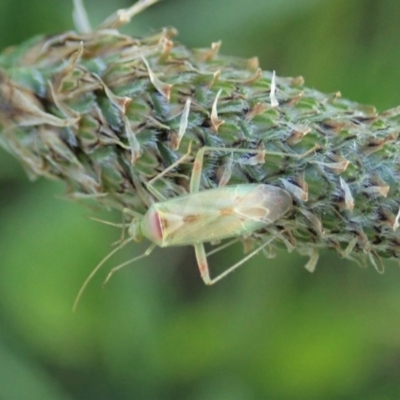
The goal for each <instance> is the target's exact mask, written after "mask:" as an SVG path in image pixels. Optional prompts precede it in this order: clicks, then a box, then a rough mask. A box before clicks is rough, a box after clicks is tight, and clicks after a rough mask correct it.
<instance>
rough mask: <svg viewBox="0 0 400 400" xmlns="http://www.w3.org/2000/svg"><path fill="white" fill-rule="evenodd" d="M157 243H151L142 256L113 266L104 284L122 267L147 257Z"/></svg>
mask: <svg viewBox="0 0 400 400" xmlns="http://www.w3.org/2000/svg"><path fill="white" fill-rule="evenodd" d="M156 246H157V245H156V244H155V243H153V244H151V245H150V246H149V247H148V248H147V250H146V251H145V252H144V253H143V254H141V255H140V256H137V257H134V258H131V259H130V260H128V261H125V262H123V263H122V264H119V265H117V266H116V267H114V268H112V269H111V271H110V272H109V273H108V275H107V278H106V279H105V281H104V282H103V286H105V285H106V284H107V282H108V281H109V280H110V279H111V277H112V276H113V275H114V274H115V272H117V271H119V270H120V269H122V268H124V267H126V266H127V265H128V264H131V263H133V262H135V261H137V260H140V259H141V258H144V257H147V256H149V255H150V254H151V252H152V251H153V250H154V249H155V248H156Z"/></svg>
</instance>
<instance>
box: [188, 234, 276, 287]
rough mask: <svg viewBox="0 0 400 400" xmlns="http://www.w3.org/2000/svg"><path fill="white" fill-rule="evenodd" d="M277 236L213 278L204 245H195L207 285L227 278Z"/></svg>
mask: <svg viewBox="0 0 400 400" xmlns="http://www.w3.org/2000/svg"><path fill="white" fill-rule="evenodd" d="M276 237H277V235H274V236H273V237H272V238H271V239H269V240H267V241H266V242H265V243H263V244H262V245H261V246H259V247H257V248H256V249H255V250H253V251H252V252H251V253H249V254H248V255H247V256H246V257H243V258H242V259H241V260H240V261H239V262H237V263H236V264H234V265H232V266H231V267H229V268H228V269H227V270H225V271H224V272H222V273H221V274H219V275H217V276H216V277H215V278H213V279H210V274H209V269H208V262H207V256H206V254H205V252H204V246H203V245H195V251H196V258H197V264H198V266H199V269H200V274H201V277H202V278H203V281H204V283H205V284H206V285H214V283H216V282H218V281H219V280H221V279H222V278H225V276H227V275H229V274H230V273H231V272H233V271H234V270H235V269H237V268H239V267H240V266H241V265H242V264H244V263H245V262H246V261H248V260H250V258H252V257H254V256H255V255H256V254H258V253H259V252H260V251H261V250H262V249H263V248H264V247H266V246H267V245H269V244H270V243H271V242H272V241H273V240H274V239H275V238H276ZM229 244H232V243H231V242H229ZM199 246H202V248H199V249H198V248H197V247H199ZM221 247H222V246H221ZM216 250H218V249H216Z"/></svg>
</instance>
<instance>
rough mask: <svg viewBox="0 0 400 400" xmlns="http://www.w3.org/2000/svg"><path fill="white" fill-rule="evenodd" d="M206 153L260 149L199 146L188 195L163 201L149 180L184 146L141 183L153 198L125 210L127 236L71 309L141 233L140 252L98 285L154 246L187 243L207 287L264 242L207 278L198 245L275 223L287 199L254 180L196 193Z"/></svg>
mask: <svg viewBox="0 0 400 400" xmlns="http://www.w3.org/2000/svg"><path fill="white" fill-rule="evenodd" d="M206 151H219V152H221V151H222V152H224V151H226V152H231V153H233V152H246V153H261V154H262V155H264V150H248V149H236V148H223V149H220V148H218V149H215V148H212V147H203V148H201V149H200V150H199V151H198V152H197V155H196V157H195V160H194V163H193V170H192V176H191V180H190V193H189V194H187V195H183V196H178V197H174V198H170V199H166V198H165V197H164V196H163V195H162V194H161V193H159V192H158V191H157V189H156V188H155V187H154V186H153V183H154V181H155V180H157V179H160V178H162V177H163V176H164V175H165V174H166V173H168V172H169V171H170V170H171V169H173V168H175V167H176V166H177V165H179V164H180V163H182V162H183V161H184V160H185V159H187V158H188V157H190V146H189V150H188V152H187V154H186V155H184V156H183V157H182V158H181V159H179V160H178V161H176V162H175V163H174V164H172V165H171V166H170V167H168V168H167V169H165V170H164V171H163V172H162V173H160V174H159V175H158V176H156V177H155V178H153V179H152V180H151V181H149V182H148V183H147V184H146V187H147V189H148V191H149V192H150V193H152V194H153V196H154V197H155V198H156V199H157V200H158V201H157V202H155V203H153V204H151V205H150V206H149V209H148V210H147V212H146V214H145V215H140V214H138V213H136V212H133V211H131V210H126V212H127V213H129V214H131V215H133V220H132V222H131V224H130V225H129V229H128V232H129V236H130V238H128V239H127V240H125V241H123V242H122V243H121V244H120V245H119V246H118V247H117V248H116V249H115V250H114V251H112V252H111V253H110V254H109V255H108V256H107V257H106V258H105V259H103V261H102V262H101V263H100V264H99V265H98V266H97V267H96V268H95V269H94V270H93V271H92V273H91V274H90V275H89V277H88V278H87V279H86V281H85V282H84V284H83V286H82V288H81V290H80V291H79V293H78V296H77V298H76V301H75V305H74V309H75V308H76V305H77V303H78V301H79V298H80V296H81V295H82V293H83V290H84V289H85V287H86V285H87V284H88V282H89V281H90V279H91V278H92V277H93V275H94V274H95V273H96V272H97V270H98V269H99V268H100V267H101V266H102V265H103V263H104V262H105V261H106V260H107V259H108V258H110V256H112V255H113V254H114V253H115V252H116V251H118V250H119V249H120V248H122V247H123V246H125V245H126V244H127V243H128V242H130V241H132V240H140V238H142V237H145V238H147V239H149V240H150V241H151V242H152V244H151V245H150V247H149V248H148V249H147V250H146V252H145V253H144V254H142V255H140V256H138V257H135V258H134V259H132V260H129V261H127V262H125V263H123V264H121V265H119V266H117V267H115V268H113V269H112V270H111V271H110V273H109V274H108V276H107V279H106V280H105V282H104V283H106V282H107V281H108V280H109V279H110V278H111V276H112V275H113V274H114V273H115V272H116V271H118V270H119V269H121V268H122V267H124V266H125V265H127V264H129V263H132V262H134V261H137V260H138V259H140V258H143V257H146V256H148V255H149V254H150V253H151V252H152V251H153V250H154V248H155V247H156V246H159V247H169V246H185V245H192V246H194V249H195V253H196V259H197V264H198V267H199V270H200V274H201V277H202V279H203V281H204V283H205V284H207V285H212V284H214V283H215V282H217V281H218V280H220V279H221V278H223V277H224V276H226V275H227V274H229V273H230V272H232V271H233V270H234V269H236V268H238V267H239V266H240V265H242V264H243V263H244V262H246V261H247V260H248V259H250V258H251V257H252V256H254V255H255V254H256V253H258V252H259V251H260V250H261V249H262V248H264V247H265V246H266V245H268V243H270V241H271V240H272V239H271V240H269V241H266V242H264V243H263V244H262V245H261V246H259V247H258V248H257V249H255V250H254V251H252V252H251V253H250V254H248V255H247V256H246V257H244V258H243V259H241V260H240V261H239V262H238V263H236V264H234V265H233V266H231V267H230V268H228V269H227V270H226V271H224V272H223V273H221V274H220V275H218V276H217V277H215V278H213V279H211V278H210V273H209V269H208V263H207V255H206V253H205V249H204V243H207V242H216V241H219V240H222V239H227V238H236V240H239V239H240V238H242V237H245V236H248V235H249V234H251V233H253V232H255V231H257V230H259V229H261V228H263V227H265V226H267V225H269V224H271V223H273V222H275V221H276V220H278V219H279V218H281V217H282V216H283V215H284V214H285V213H286V212H287V211H288V210H289V209H290V208H291V207H292V197H291V195H290V194H289V192H287V191H286V190H284V189H282V188H280V187H277V186H272V185H266V184H258V183H253V184H239V185H232V186H230V185H228V186H223V187H217V188H214V189H207V190H203V191H199V188H200V179H201V172H202V165H203V157H204V153H205V152H206ZM237 238H239V239H237ZM224 247H226V245H222V246H220V247H219V248H217V249H216V250H214V251H213V253H214V252H216V251H218V250H219V249H222V248H224Z"/></svg>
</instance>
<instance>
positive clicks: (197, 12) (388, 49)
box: [0, 0, 400, 400]
mask: <svg viewBox="0 0 400 400" xmlns="http://www.w3.org/2000/svg"><path fill="white" fill-rule="evenodd" d="M86 5H87V9H88V11H89V14H90V16H91V20H92V22H93V23H94V25H96V24H97V23H99V22H101V21H102V20H103V19H104V18H105V17H107V16H108V15H109V14H111V13H112V12H113V11H115V10H116V9H117V8H121V7H127V6H128V5H130V2H129V1H126V0H125V1H122V0H119V1H109V2H107V3H106V2H102V1H100V0H92V1H89V0H87V1H86ZM71 8H72V7H71V4H70V2H69V1H62V2H61V1H60V0H20V1H15V0H0V44H1V45H0V47H1V48H4V47H6V46H9V45H11V44H18V43H20V42H21V41H23V40H25V39H27V38H29V37H31V36H33V35H35V34H38V33H55V32H60V31H66V30H69V29H71V28H72V18H71ZM399 19H400V2H399V1H398V0H351V1H348V0H325V1H317V0H301V1H299V0H248V1H239V0H217V1H216V0H202V1H200V0H197V1H194V0H164V1H163V2H162V3H160V4H158V5H156V6H153V7H152V8H151V9H150V10H148V11H146V12H144V13H143V14H142V15H141V16H139V17H137V18H136V19H134V20H133V22H132V23H131V24H130V25H129V26H128V27H126V28H124V31H125V32H127V33H133V34H144V33H150V32H152V31H155V30H157V29H159V28H161V27H163V26H166V25H173V26H175V27H176V28H178V30H179V32H180V35H179V38H178V40H179V41H180V42H183V43H185V44H186V45H188V46H190V47H206V46H208V45H209V44H210V43H211V42H212V41H217V40H222V41H223V46H222V49H221V53H225V54H229V55H236V56H243V57H251V56H254V55H258V56H259V58H260V61H261V66H262V67H263V68H264V69H271V70H272V69H274V70H276V71H277V74H278V75H281V76H297V75H303V76H304V77H305V79H306V85H308V86H311V87H315V88H318V89H319V90H321V91H324V92H335V91H337V90H340V91H341V92H342V94H343V96H344V97H347V98H350V99H352V100H356V101H359V102H361V103H368V104H374V105H375V106H377V108H378V109H379V110H384V109H386V108H390V107H394V106H397V105H399V104H400V68H399V64H400V45H399V44H400V41H399V38H400V24H399V23H398V21H399ZM62 193H63V185H61V184H59V183H54V182H48V181H45V180H43V179H40V180H39V181H37V182H36V183H34V184H33V183H30V182H29V181H28V179H27V178H26V176H25V174H24V172H23V171H22V168H21V167H20V166H19V165H18V163H17V162H16V161H15V160H14V159H13V158H12V157H11V156H9V155H8V154H6V153H5V152H4V151H2V150H1V151H0V399H1V400H3V399H4V400H9V399H10V400H23V399H26V400H30V399H33V400H38V399H41V400H47V399H50V400H59V399H99V400H101V399H144V400H147V399H149V400H152V399H163V400H164V399H165V400H169V399H171V400H172V399H173V400H176V399H193V400H206V399H212V400H242V399H243V400H252V399H278V400H279V399H282V400H283V399H343V400H346V399H352V400H354V399H363V400H372V399H376V400H385V399H398V398H400V271H399V269H398V265H397V263H394V262H388V263H387V268H386V273H385V274H384V275H382V276H381V275H379V274H377V273H376V272H375V270H374V269H373V267H371V266H370V267H369V268H367V269H360V268H359V267H358V266H357V265H356V264H354V263H351V262H347V261H344V260H342V259H340V258H338V257H337V255H336V254H335V253H334V252H326V253H324V254H322V255H321V258H320V261H319V263H318V266H317V270H316V272H315V273H314V274H309V273H308V272H307V271H306V270H305V269H304V268H303V266H304V264H305V262H306V261H307V260H306V258H304V257H301V256H299V255H297V254H286V253H283V252H282V253H281V254H278V255H277V257H276V258H275V259H272V260H267V259H264V258H263V257H261V256H260V257H256V258H254V259H252V261H251V262H249V263H247V264H246V266H245V267H243V268H242V269H240V270H239V271H237V272H236V273H235V274H233V275H231V276H230V277H229V278H227V279H225V280H223V281H222V282H221V283H219V284H218V285H216V286H214V287H211V288H208V287H205V286H204V285H203V283H202V281H201V279H200V277H199V274H198V271H197V267H196V263H195V260H194V256H193V250H192V249H191V248H183V249H179V250H177V249H172V250H170V249H166V250H161V249H159V250H157V251H156V252H155V253H154V254H153V255H152V256H151V257H149V258H147V259H146V260H144V261H142V262H141V263H140V264H136V265H135V266H134V267H131V268H128V269H126V270H124V271H121V272H120V273H119V274H117V275H116V276H115V277H114V278H113V280H112V281H111V282H110V284H109V285H108V286H107V287H106V289H104V290H102V289H101V282H102V280H103V279H104V277H105V273H106V271H107V268H108V267H111V266H113V265H116V264H117V263H118V262H119V261H122V260H125V259H126V258H127V257H132V256H133V255H134V254H139V253H140V252H141V251H143V248H145V244H143V245H136V246H134V245H132V246H130V248H129V249H126V251H125V252H122V253H121V254H120V255H119V256H116V257H115V258H114V259H113V261H112V262H110V263H109V264H108V266H107V267H105V269H104V270H103V271H101V272H100V273H99V274H98V276H97V277H96V278H95V279H94V280H93V281H92V282H91V284H90V285H89V287H88V289H87V291H86V293H85V295H84V297H83V299H82V302H81V304H80V307H79V309H78V312H77V314H72V312H71V306H72V303H73V300H74V296H75V295H76V292H77V290H78V288H79V287H80V285H81V283H82V282H83V280H84V279H85V278H86V276H87V274H88V273H89V272H90V271H91V269H92V268H93V267H94V266H95V265H96V264H97V262H98V261H99V260H100V259H101V258H102V257H103V256H104V255H105V254H106V253H107V252H108V251H109V250H108V249H109V248H110V243H111V242H113V241H115V240H117V239H118V237H119V234H120V232H119V231H118V230H116V229H114V228H111V227H107V226H104V225H101V224H98V223H96V222H93V221H91V220H90V219H89V216H90V215H93V213H91V211H90V210H88V209H86V208H84V207H83V206H82V205H79V204H74V203H71V202H68V201H65V200H63V199H61V195H62ZM96 216H98V217H100V215H99V214H96ZM101 217H103V218H106V219H112V218H113V217H114V218H115V219H116V220H118V219H119V218H120V217H119V216H118V215H107V214H102V215H101ZM241 256H242V249H241V247H240V246H237V248H234V249H231V250H230V251H229V252H226V253H223V254H221V255H220V256H219V257H215V258H213V259H212V264H213V265H222V264H223V265H230V264H231V263H233V262H234V260H237V259H239V258H240V257H241Z"/></svg>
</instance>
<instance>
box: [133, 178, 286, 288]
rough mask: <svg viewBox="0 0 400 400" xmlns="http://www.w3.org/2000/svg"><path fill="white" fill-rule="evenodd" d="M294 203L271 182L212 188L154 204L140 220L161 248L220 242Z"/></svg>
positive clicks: (272, 217)
mask: <svg viewBox="0 0 400 400" xmlns="http://www.w3.org/2000/svg"><path fill="white" fill-rule="evenodd" d="M291 204H292V199H291V197H290V195H289V194H288V193H287V192H286V191H285V190H284V189H281V188H279V187H276V186H271V185H263V184H242V185H235V186H226V187H222V188H216V189H208V190H203V191H201V192H197V193H195V194H189V195H186V196H179V197H175V198H172V199H169V200H166V201H163V202H159V203H155V204H153V205H152V206H151V207H150V208H149V210H148V211H147V213H146V214H145V215H144V217H143V219H142V220H141V221H140V222H139V223H140V231H141V233H142V235H143V236H144V237H146V238H147V239H149V240H150V241H152V242H153V243H155V244H156V245H157V246H160V247H168V246H185V245H195V244H197V243H205V242H212V241H218V240H221V239H226V238H231V237H237V236H242V235H246V234H249V233H252V232H254V231H256V230H258V229H260V228H263V227H264V226H265V225H268V224H270V223H272V222H274V221H275V220H277V219H279V218H280V217H281V216H282V215H283V214H284V213H285V212H286V211H287V210H288V209H289V208H290V206H291ZM206 283H207V282H206Z"/></svg>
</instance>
